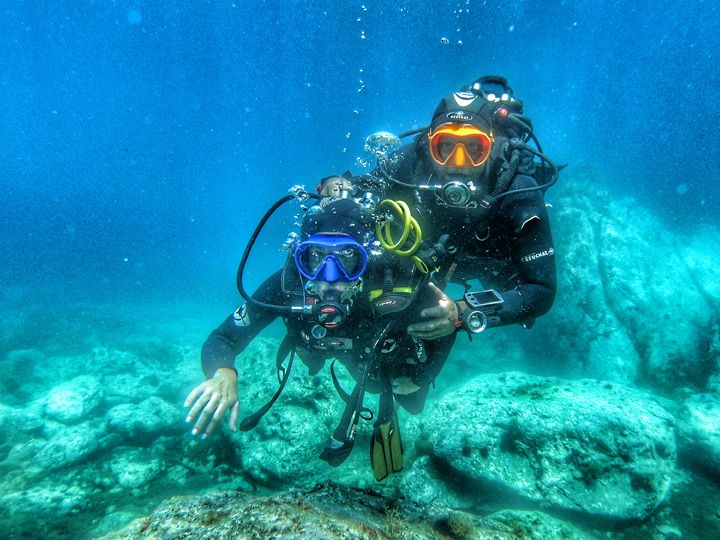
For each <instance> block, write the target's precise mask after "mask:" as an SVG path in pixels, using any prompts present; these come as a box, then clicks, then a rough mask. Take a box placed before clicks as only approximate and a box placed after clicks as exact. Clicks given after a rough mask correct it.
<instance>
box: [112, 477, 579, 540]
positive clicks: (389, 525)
mask: <svg viewBox="0 0 720 540" xmlns="http://www.w3.org/2000/svg"><path fill="white" fill-rule="evenodd" d="M538 533H542V534H544V533H547V534H548V535H547V536H538ZM551 534H554V535H555V536H551ZM102 538H103V539H104V540H120V539H126V540H132V539H138V540H140V539H148V540H149V539H164V538H234V539H238V540H240V539H253V540H254V539H256V538H283V539H287V540H293V539H297V540H304V539H306V538H338V539H364V538H377V539H387V540H391V539H399V538H408V539H417V540H423V539H438V540H440V539H447V538H466V539H472V538H477V539H480V538H492V539H494V540H525V539H527V540H530V539H537V538H565V539H567V540H585V539H589V538H590V536H588V535H585V534H584V533H582V532H581V531H580V530H578V529H576V528H574V527H572V526H570V525H567V524H565V523H563V522H561V521H559V520H556V519H553V518H551V517H549V516H544V515H542V514H540V513H539V512H514V513H511V512H508V513H501V514H498V515H497V516H489V517H486V518H480V517H478V516H475V515H473V514H468V513H465V512H460V511H454V510H449V509H447V508H441V507H437V506H432V505H430V506H422V505H417V504H413V503H410V502H407V501H403V500H397V499H391V498H387V497H384V496H382V495H380V494H379V493H377V492H375V491H373V490H371V489H358V488H349V487H343V486H340V485H337V484H333V483H326V484H318V485H317V486H315V487H314V488H312V489H309V490H293V491H290V492H288V493H286V494H283V495H277V496H273V497H260V496H256V495H250V494H247V493H242V492H240V491H215V492H210V493H206V494H204V495H200V496H195V497H173V498H172V499H169V500H167V501H165V502H163V503H162V504H161V505H160V506H159V507H158V508H157V509H156V510H155V511H154V512H153V513H152V514H151V515H150V516H148V517H143V518H139V519H136V520H134V521H132V522H131V523H130V524H129V525H127V526H126V527H124V528H123V529H121V530H119V531H117V532H114V533H111V534H109V535H107V536H104V537H102Z"/></svg>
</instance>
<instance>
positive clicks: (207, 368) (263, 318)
mask: <svg viewBox="0 0 720 540" xmlns="http://www.w3.org/2000/svg"><path fill="white" fill-rule="evenodd" d="M281 279H282V272H277V273H275V274H274V275H272V276H271V277H270V278H268V279H267V280H266V281H265V282H264V283H263V284H262V285H261V286H260V288H259V289H258V290H257V291H256V292H255V294H254V295H253V298H256V299H258V300H261V301H263V302H267V303H277V302H279V301H281V299H280V298H278V296H279V295H280V294H281V293H279V291H280V290H281ZM244 308H245V306H243V307H242V308H240V309H238V310H237V311H236V312H235V313H233V314H232V315H231V316H230V317H228V318H227V319H226V320H225V321H224V322H223V323H222V324H221V325H220V326H219V327H218V328H217V329H215V330H214V331H213V332H212V333H211V334H210V336H209V337H208V339H207V340H206V341H205V344H204V345H203V348H202V352H201V358H202V367H203V371H204V372H205V376H206V377H207V380H206V381H204V382H202V383H200V384H199V385H198V386H196V387H195V388H194V389H193V390H192V391H191V392H190V394H188V397H187V398H186V399H185V407H191V406H192V408H191V409H190V411H189V412H188V415H187V417H186V418H185V422H187V423H190V422H193V421H194V420H195V418H197V421H196V422H195V425H194V426H193V429H192V434H193V435H197V434H198V433H203V438H205V437H207V436H208V435H210V434H211V433H212V432H213V431H214V430H215V427H216V426H217V424H218V423H219V422H220V420H221V419H222V417H223V416H224V415H225V413H226V412H227V411H228V410H229V411H230V419H229V424H230V429H231V430H232V431H236V430H237V422H238V416H239V412H240V404H239V402H238V392H237V379H238V376H237V371H236V370H235V367H234V364H235V357H236V356H237V355H238V354H240V352H242V350H243V349H244V348H245V347H246V346H247V345H248V343H250V341H252V339H253V338H254V337H255V336H256V335H257V334H258V332H260V331H261V330H262V329H263V328H265V327H266V326H267V325H268V324H269V323H270V322H271V321H272V320H273V319H274V318H275V317H277V315H276V314H275V313H274V312H268V311H266V310H262V309H258V308H255V307H254V306H252V304H251V305H250V306H247V309H244Z"/></svg>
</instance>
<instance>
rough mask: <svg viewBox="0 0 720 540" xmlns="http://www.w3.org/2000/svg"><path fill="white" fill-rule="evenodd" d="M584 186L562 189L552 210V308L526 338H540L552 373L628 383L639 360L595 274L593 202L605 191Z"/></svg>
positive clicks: (595, 217) (597, 218)
mask: <svg viewBox="0 0 720 540" xmlns="http://www.w3.org/2000/svg"><path fill="white" fill-rule="evenodd" d="M585 187H586V188H587V189H578V190H569V189H567V188H566V189H565V190H564V191H563V192H562V196H561V197H560V198H559V199H558V200H557V202H555V203H554V204H553V208H551V209H550V217H551V220H552V224H553V227H554V229H555V231H554V234H553V236H554V240H555V254H556V257H557V267H558V286H557V297H556V299H555V303H554V305H553V308H552V310H551V312H550V313H549V314H548V315H547V316H546V317H543V318H542V319H540V321H538V322H539V324H537V325H536V326H535V327H534V328H533V330H532V332H531V333H530V334H529V335H528V336H527V337H526V338H525V339H526V340H528V341H530V343H529V345H530V346H532V347H534V348H536V347H537V343H538V342H540V343H543V344H546V345H547V347H546V349H545V354H547V356H548V359H547V363H548V364H550V366H551V367H552V368H553V369H554V372H556V373H563V374H567V375H570V376H582V377H596V378H601V379H604V380H611V381H615V382H620V383H623V384H630V383H632V382H634V381H635V380H636V379H637V376H638V370H639V366H640V365H641V358H640V355H639V354H638V352H637V350H636V349H635V345H634V343H633V336H632V335H631V333H630V332H629V331H628V329H626V328H625V327H624V325H623V324H622V322H621V321H620V320H619V319H618V316H617V314H616V313H615V312H614V311H613V310H612V309H610V307H609V306H608V302H607V295H606V291H605V284H604V283H603V279H602V275H601V274H600V272H599V258H600V252H599V249H598V242H599V240H598V235H599V233H598V227H599V225H598V223H599V222H600V221H601V220H602V218H603V214H602V213H600V212H599V210H600V208H601V207H596V203H595V201H598V200H602V201H604V200H606V199H607V193H604V192H602V191H600V190H598V189H597V188H590V187H589V186H585ZM556 195H557V193H556ZM570 328H571V329H572V331H571V332H569V331H568V329H570Z"/></svg>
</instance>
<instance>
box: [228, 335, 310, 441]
mask: <svg viewBox="0 0 720 540" xmlns="http://www.w3.org/2000/svg"><path fill="white" fill-rule="evenodd" d="M296 346H297V344H296V341H295V339H294V338H291V337H290V334H287V335H286V336H285V339H283V340H282V343H281V344H280V347H278V352H277V355H276V356H275V366H276V367H277V377H278V381H279V383H280V386H278V389H277V390H276V391H275V395H273V397H272V398H270V401H268V402H267V403H266V404H265V405H263V406H262V407H261V408H260V409H258V410H257V411H255V412H254V413H253V414H251V415H249V416H246V417H245V418H243V420H242V422H240V431H250V430H251V429H254V428H255V426H257V425H258V422H260V419H261V418H262V417H263V416H265V414H267V412H268V411H269V410H270V408H271V407H272V406H273V405H274V403H275V402H276V401H277V399H278V398H279V397H280V394H282V391H283V389H284V388H285V384H286V383H287V381H288V379H289V378H290V371H291V370H292V365H293V361H294V360H295V349H296ZM288 351H289V360H288V365H287V368H285V367H283V362H284V361H285V357H286V356H287V355H288Z"/></svg>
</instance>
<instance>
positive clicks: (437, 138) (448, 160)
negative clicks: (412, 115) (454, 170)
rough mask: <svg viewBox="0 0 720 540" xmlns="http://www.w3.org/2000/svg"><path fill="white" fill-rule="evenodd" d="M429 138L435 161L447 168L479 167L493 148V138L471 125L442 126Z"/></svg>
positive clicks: (431, 153)
mask: <svg viewBox="0 0 720 540" xmlns="http://www.w3.org/2000/svg"><path fill="white" fill-rule="evenodd" d="M428 138H429V139H430V155H431V156H432V158H433V160H435V162H436V163H437V164H438V165H444V166H447V167H479V166H480V165H482V164H483V163H485V161H487V158H488V157H489V156H490V149H491V147H492V138H491V136H490V135H488V134H487V133H485V132H484V131H481V130H480V129H478V128H476V127H475V126H471V125H470V124H442V125H440V126H438V128H437V130H435V132H430V133H429V134H428Z"/></svg>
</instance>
